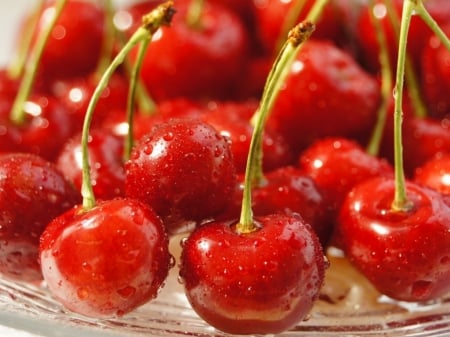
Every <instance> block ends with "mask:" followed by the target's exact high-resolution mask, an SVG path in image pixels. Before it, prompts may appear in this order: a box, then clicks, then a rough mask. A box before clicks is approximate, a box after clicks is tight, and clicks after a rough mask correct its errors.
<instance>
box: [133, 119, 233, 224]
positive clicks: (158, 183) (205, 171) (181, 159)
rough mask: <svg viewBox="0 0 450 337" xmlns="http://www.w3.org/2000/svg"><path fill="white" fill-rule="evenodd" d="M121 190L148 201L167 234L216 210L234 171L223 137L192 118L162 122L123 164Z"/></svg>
mask: <svg viewBox="0 0 450 337" xmlns="http://www.w3.org/2000/svg"><path fill="white" fill-rule="evenodd" d="M125 175H126V177H125V194H126V195H127V196H128V197H131V198H136V199H138V200H141V201H144V202H145V203H147V204H148V205H150V206H151V207H152V208H153V209H155V211H156V212H157V214H158V215H160V216H161V217H162V218H163V220H164V224H165V225H166V227H167V230H168V232H169V233H174V232H177V231H180V229H182V228H183V226H185V225H186V224H187V223H189V222H201V221H203V220H205V219H207V218H209V217H211V216H214V215H216V214H217V213H220V212H221V211H222V210H223V209H224V208H225V207H226V206H227V204H228V203H229V201H230V199H231V196H232V193H233V189H234V185H235V183H236V174H235V168H234V163H233V160H232V154H231V150H230V147H229V144H228V141H227V140H226V139H225V138H224V137H223V136H222V135H220V134H219V133H218V132H217V130H215V129H214V128H213V127H212V126H210V125H209V124H206V123H204V122H201V121H199V120H195V119H175V120H172V121H169V122H166V123H161V124H159V125H158V126H157V127H155V128H154V129H153V131H152V132H150V133H149V134H148V135H147V136H144V137H143V138H142V139H141V140H140V141H139V143H138V144H136V145H135V147H134V148H133V150H132V153H131V157H130V160H128V161H127V162H126V163H125Z"/></svg>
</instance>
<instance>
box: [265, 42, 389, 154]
mask: <svg viewBox="0 0 450 337" xmlns="http://www.w3.org/2000/svg"><path fill="white" fill-rule="evenodd" d="M379 98H380V89H379V84H378V82H377V80H376V79H375V78H374V77H373V76H371V75H369V74H368V73H366V72H365V71H364V70H363V69H362V68H361V67H360V66H359V65H358V64H357V62H356V60H355V59H354V58H353V57H352V56H351V55H350V54H348V53H347V52H345V51H343V50H342V49H339V48H337V47H336V46H335V45H333V44H331V43H330V42H327V41H317V40H315V41H314V40H312V39H311V40H308V41H306V42H305V44H304V45H303V47H302V50H301V53H298V55H297V58H296V59H295V60H294V63H293V65H292V67H291V69H290V72H289V74H288V76H287V79H286V85H285V87H284V88H283V89H282V90H280V92H279V95H278V97H277V99H276V102H275V105H274V107H273V110H272V113H271V115H270V117H269V119H268V125H269V127H272V128H274V129H275V130H277V131H278V132H279V133H281V134H282V135H283V136H284V137H285V138H286V139H287V141H288V144H289V145H290V146H291V147H292V148H293V149H294V151H296V152H297V153H299V152H300V151H301V150H303V149H305V148H306V147H307V146H309V145H310V144H311V143H312V142H313V141H315V140H316V139H318V138H321V137H326V136H341V137H351V138H366V137H367V135H368V134H370V132H371V130H372V128H373V124H374V122H375V118H376V113H377V107H378V103H379ZM324 121H326V123H325V122H324Z"/></svg>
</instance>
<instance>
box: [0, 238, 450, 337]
mask: <svg viewBox="0 0 450 337" xmlns="http://www.w3.org/2000/svg"><path fill="white" fill-rule="evenodd" d="M172 241H173V242H172V245H171V249H172V252H173V253H174V254H179V249H178V248H177V247H178V243H179V238H175V239H173V240H172ZM328 255H329V259H330V262H331V267H330V268H329V270H328V272H327V277H326V282H325V285H324V287H323V291H322V294H321V296H320V299H319V300H318V301H317V304H316V306H315V307H314V310H313V311H312V312H311V315H310V317H309V318H308V320H306V321H304V322H301V323H300V324H299V325H298V326H296V327H295V328H294V329H292V330H291V331H287V332H285V333H283V334H280V335H279V336H280V337H281V336H282V337H289V336H311V337H314V336H315V337H317V336H334V337H335V336H346V337H347V336H348V337H350V336H378V337H379V336H449V335H450V294H449V296H447V297H445V298H443V299H442V300H441V301H440V302H438V303H428V304H420V305H419V304H411V303H399V302H396V301H392V300H390V299H389V298H386V297H384V296H380V294H379V293H377V292H376V291H375V289H374V288H373V287H372V286H371V285H370V283H369V282H368V281H367V280H366V279H364V278H363V277H362V276H361V275H360V274H359V273H358V272H357V271H355V270H354V269H353V268H352V267H351V266H350V265H349V263H348V262H347V261H346V260H345V259H344V258H342V257H341V256H340V254H339V251H338V250H335V249H331V250H330V251H329V253H328ZM177 272H178V271H177V269H176V268H174V269H173V270H172V272H171V274H170V276H169V278H168V280H167V282H166V285H165V286H164V288H163V289H162V291H161V293H160V294H159V296H158V298H157V299H156V300H154V301H153V302H151V303H149V304H147V305H145V306H143V307H141V308H139V309H138V310H136V311H135V312H133V313H130V314H128V315H126V316H124V317H122V318H117V319H109V320H98V319H92V318H86V317H83V316H79V315H75V314H73V313H69V312H67V311H66V310H64V308H63V307H61V305H60V304H59V303H57V302H56V301H55V300H53V299H52V297H51V296H50V295H49V293H48V292H47V291H46V290H45V287H44V286H40V285H36V286H32V285H24V284H19V283H16V282H11V281H7V280H3V279H0V324H3V325H6V326H10V327H17V328H20V329H23V330H27V331H32V332H34V333H37V334H39V335H43V336H48V337H56V336H65V337H75V336H76V337H79V336H81V335H83V333H84V334H89V336H90V337H111V336H125V335H126V336H130V337H133V336H144V335H145V336H158V337H162V336H172V337H176V336H179V337H181V336H202V337H203V336H205V337H207V336H213V337H225V336H228V335H226V334H223V333H221V332H220V331H216V330H215V329H213V328H211V327H210V326H208V325H207V324H206V323H204V322H203V321H202V320H201V319H200V318H199V317H198V316H197V315H196V314H195V313H194V312H193V311H192V309H191V308H190V306H189V303H188V302H187V300H186V298H185V296H184V293H183V286H182V285H181V284H180V283H179V282H178V278H177Z"/></svg>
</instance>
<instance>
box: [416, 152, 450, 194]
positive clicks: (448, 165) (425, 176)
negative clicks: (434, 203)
mask: <svg viewBox="0 0 450 337" xmlns="http://www.w3.org/2000/svg"><path fill="white" fill-rule="evenodd" d="M413 181H414V182H415V183H417V184H421V185H424V186H428V187H430V188H432V189H435V190H436V191H438V192H440V193H442V194H445V195H448V196H450V153H447V154H445V155H442V156H436V157H434V158H431V159H430V160H429V161H427V162H426V163H425V164H423V165H422V166H420V167H418V168H416V171H415V172H414V177H413Z"/></svg>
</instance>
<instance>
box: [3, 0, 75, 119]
mask: <svg viewBox="0 0 450 337" xmlns="http://www.w3.org/2000/svg"><path fill="white" fill-rule="evenodd" d="M66 3H67V0H58V1H56V3H55V8H54V13H53V15H52V16H51V20H50V21H49V22H48V23H47V25H46V26H45V29H44V31H43V32H42V34H41V35H40V36H39V37H38V40H37V41H36V45H35V46H34V48H33V50H32V52H31V55H30V58H29V59H28V62H26V63H25V69H24V75H23V78H22V81H21V83H20V86H19V89H18V92H17V95H16V98H15V100H14V103H13V106H12V108H11V121H12V122H14V123H16V124H18V125H20V124H22V123H23V121H24V119H25V112H24V110H23V107H24V104H25V101H26V100H27V99H28V96H29V95H30V92H31V88H32V87H33V83H34V80H35V77H36V72H37V68H38V66H39V61H40V59H41V56H42V53H43V51H44V48H45V45H46V44H47V41H48V39H49V37H50V34H51V32H52V30H53V27H54V26H55V24H56V21H57V20H58V18H59V16H60V15H61V12H62V11H63V9H64V6H65V5H66Z"/></svg>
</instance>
